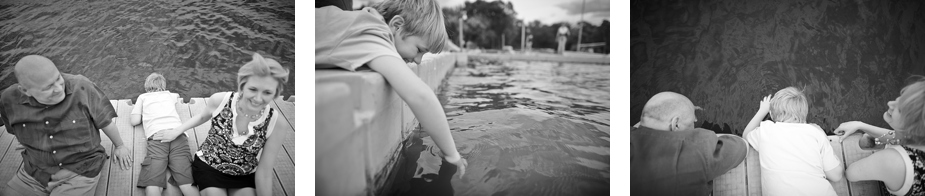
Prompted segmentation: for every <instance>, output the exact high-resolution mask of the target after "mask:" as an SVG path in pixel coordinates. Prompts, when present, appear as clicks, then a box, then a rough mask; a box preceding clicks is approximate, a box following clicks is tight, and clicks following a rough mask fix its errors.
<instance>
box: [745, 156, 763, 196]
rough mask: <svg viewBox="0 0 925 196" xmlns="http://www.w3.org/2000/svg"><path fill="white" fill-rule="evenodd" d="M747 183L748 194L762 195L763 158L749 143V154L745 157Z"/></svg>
mask: <svg viewBox="0 0 925 196" xmlns="http://www.w3.org/2000/svg"><path fill="white" fill-rule="evenodd" d="M745 167H746V169H745V184H746V185H748V195H750V196H761V160H759V159H758V151H757V150H755V148H752V145H748V155H747V156H746V157H745Z"/></svg>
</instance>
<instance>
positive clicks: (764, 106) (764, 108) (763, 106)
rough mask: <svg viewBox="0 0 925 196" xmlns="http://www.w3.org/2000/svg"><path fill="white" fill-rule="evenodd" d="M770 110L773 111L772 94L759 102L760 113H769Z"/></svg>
mask: <svg viewBox="0 0 925 196" xmlns="http://www.w3.org/2000/svg"><path fill="white" fill-rule="evenodd" d="M768 111H771V95H768V96H767V97H764V99H761V103H759V104H758V113H759V114H767V113H768Z"/></svg>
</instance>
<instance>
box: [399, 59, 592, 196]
mask: <svg viewBox="0 0 925 196" xmlns="http://www.w3.org/2000/svg"><path fill="white" fill-rule="evenodd" d="M609 71H610V67H609V66H608V65H591V64H571V63H551V62H523V61H513V62H499V61H487V60H480V59H470V66H469V67H459V68H456V69H455V70H454V71H453V73H452V75H451V76H448V77H447V79H446V83H445V85H444V86H443V88H442V89H443V90H442V91H441V92H440V98H441V100H442V102H443V103H444V109H445V111H446V113H447V118H449V119H448V121H449V125H450V129H451V132H452V135H453V137H454V139H455V141H456V145H457V148H458V149H460V153H461V154H462V155H463V156H464V157H466V158H467V160H468V161H469V167H468V169H467V171H466V174H465V176H463V178H462V179H459V178H458V175H457V176H456V178H451V177H453V175H454V174H457V170H456V169H457V168H456V167H455V166H454V165H452V164H449V163H445V162H443V163H441V158H439V156H438V154H437V153H438V152H439V149H438V148H436V146H435V145H434V143H433V140H431V138H430V137H427V136H426V134H425V133H423V132H421V131H415V133H416V134H415V135H413V136H412V137H411V139H409V141H408V142H406V143H405V145H406V149H405V150H404V151H403V152H402V153H403V156H404V157H405V159H406V161H405V163H403V164H401V165H400V166H399V167H396V170H395V171H394V172H398V173H397V175H398V177H397V178H396V179H395V180H393V182H392V183H393V186H391V191H390V192H389V193H390V194H392V195H453V194H455V195H606V194H607V193H608V190H609V188H608V186H609V182H610V178H609V176H610V161H609V159H610V144H609V141H610V131H609V128H610V117H609V116H610V98H609V91H610V83H609V82H610V77H609ZM409 160H410V161H409Z"/></svg>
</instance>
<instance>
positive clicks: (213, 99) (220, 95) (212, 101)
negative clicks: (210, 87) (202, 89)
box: [207, 91, 233, 106]
mask: <svg viewBox="0 0 925 196" xmlns="http://www.w3.org/2000/svg"><path fill="white" fill-rule="evenodd" d="M232 93H233V92H231V91H227V92H217V93H215V94H212V96H209V100H208V104H207V105H216V106H217V105H218V104H219V103H222V102H223V101H224V100H225V99H226V98H227V97H228V96H230V95H231V94H232Z"/></svg>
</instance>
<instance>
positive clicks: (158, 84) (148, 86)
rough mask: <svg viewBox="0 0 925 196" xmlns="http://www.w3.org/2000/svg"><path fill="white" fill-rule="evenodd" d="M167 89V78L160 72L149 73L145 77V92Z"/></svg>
mask: <svg viewBox="0 0 925 196" xmlns="http://www.w3.org/2000/svg"><path fill="white" fill-rule="evenodd" d="M166 90H167V79H166V78H164V76H162V75H161V74H158V73H151V75H148V78H147V79H145V92H149V93H150V92H158V91H166Z"/></svg>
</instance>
